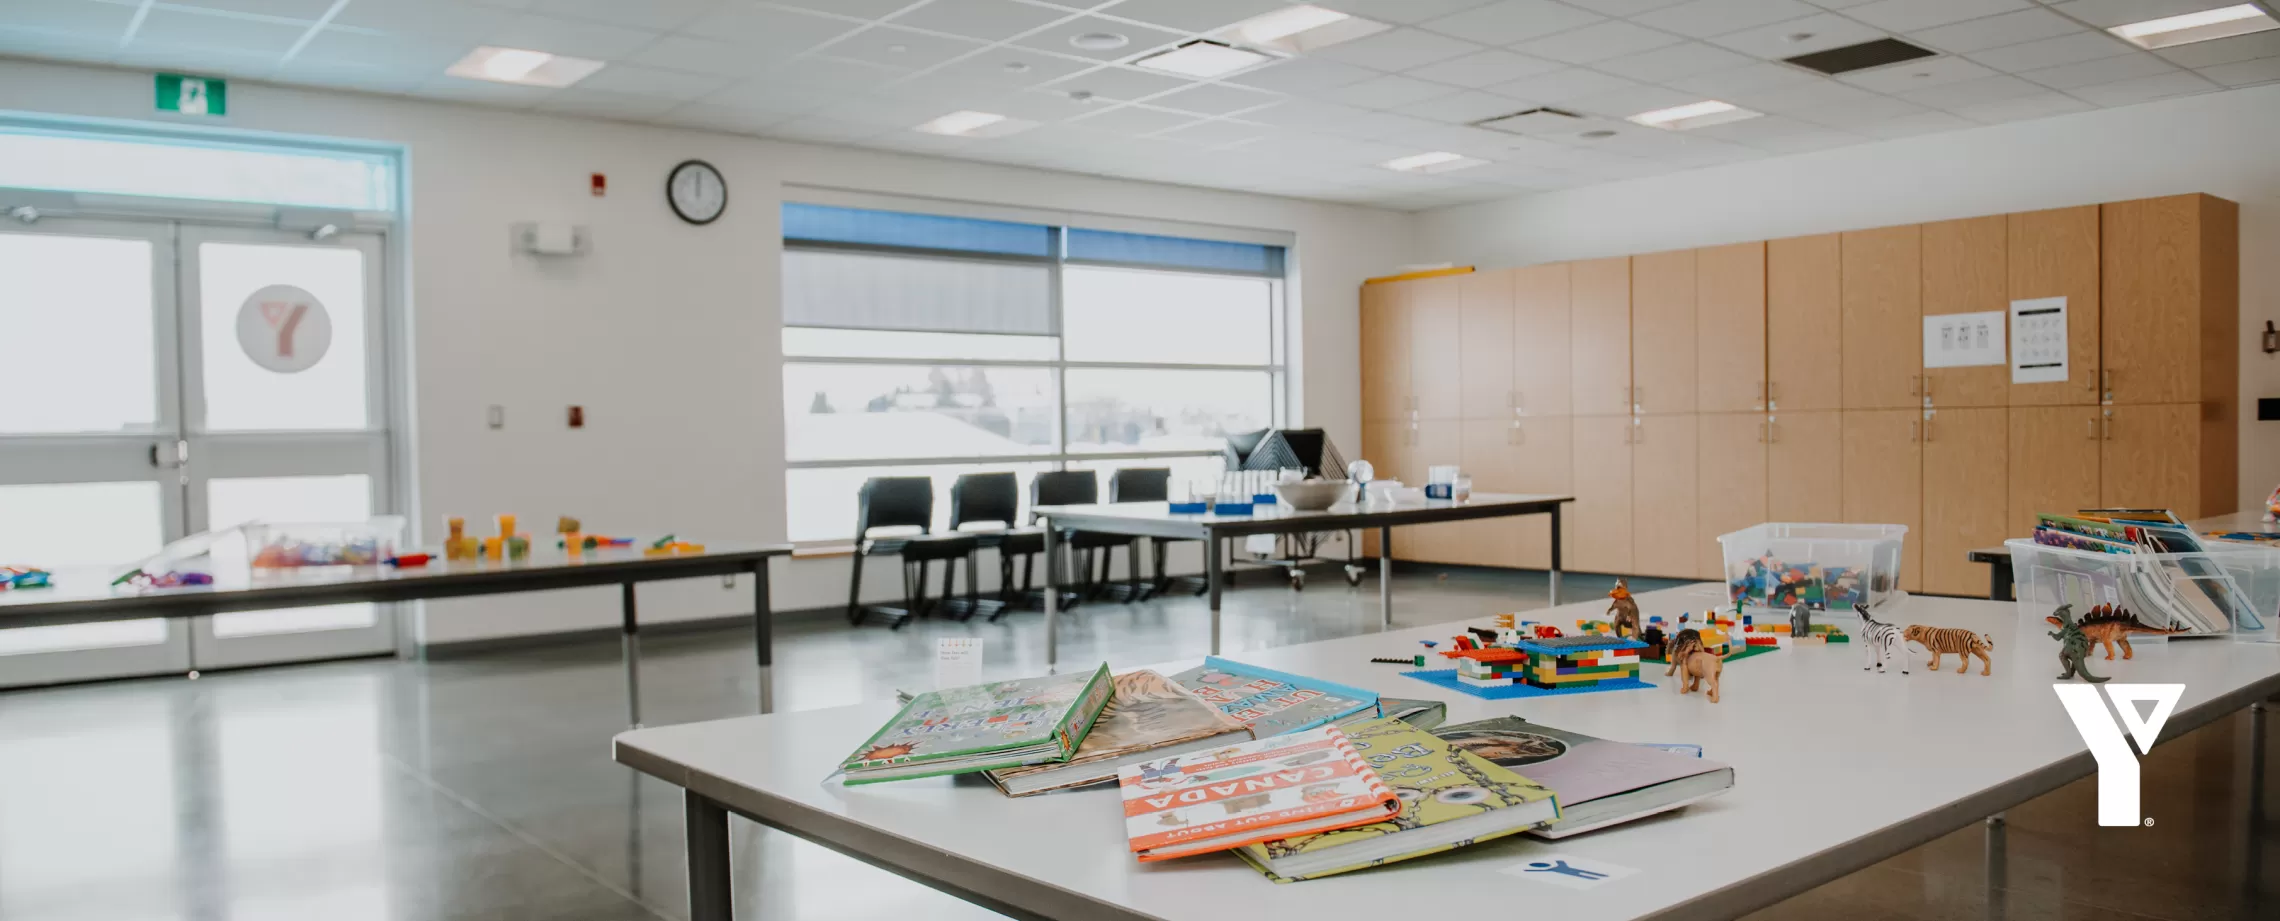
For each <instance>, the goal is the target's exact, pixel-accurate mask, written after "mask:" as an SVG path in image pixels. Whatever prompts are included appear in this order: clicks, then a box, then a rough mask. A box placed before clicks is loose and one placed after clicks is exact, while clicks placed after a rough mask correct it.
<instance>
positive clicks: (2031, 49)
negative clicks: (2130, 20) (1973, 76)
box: [1970, 32, 2135, 73]
mask: <svg viewBox="0 0 2280 921" xmlns="http://www.w3.org/2000/svg"><path fill="white" fill-rule="evenodd" d="M2133 50H2135V49H2133V48H2132V47H2131V46H2130V45H2129V44H2128V43H2125V42H2123V41H2122V40H2121V39H2118V38H2115V37H2113V36H2111V35H2107V34H2106V33H2104V32H2078V33H2075V34H2073V35H2061V36H2059V37H2057V38H2045V39H2038V40H2036V41H2031V42H2026V43H2024V44H2018V45H2005V46H2003V47H2001V48H1990V49H1988V50H1986V51H1981V52H1978V53H1976V54H1972V55H1970V57H1971V59H1972V60H1974V61H1978V62H1979V63H1981V64H1985V65H1987V66H1989V67H1992V68H1995V69H1996V70H2003V71H2009V72H2011V73H2018V72H2020V71H2023V70H2041V69H2043V68H2045V67H2057V66H2058V65H2060V64H2072V63H2074V62H2076V61H2088V60H2092V59H2095V58H2103V57H2112V56H2113V55H2117V54H2128V53H2130V52H2131V51H2133Z"/></svg>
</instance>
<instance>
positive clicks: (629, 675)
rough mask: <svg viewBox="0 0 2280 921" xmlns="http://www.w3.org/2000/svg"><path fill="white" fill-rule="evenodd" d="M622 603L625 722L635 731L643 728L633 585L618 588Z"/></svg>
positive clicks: (639, 648) (638, 629)
mask: <svg viewBox="0 0 2280 921" xmlns="http://www.w3.org/2000/svg"><path fill="white" fill-rule="evenodd" d="M618 588H619V590H620V595H619V596H618V597H619V598H620V599H621V601H620V604H619V609H620V611H621V613H622V614H623V616H624V620H623V622H622V623H621V624H620V626H619V628H618V629H619V630H620V631H622V632H621V633H620V634H619V636H620V641H621V644H622V646H623V649H622V653H623V655H624V657H625V721H626V723H627V724H629V725H631V726H632V727H633V728H635V729H639V728H641V624H640V622H639V619H638V618H637V617H636V616H635V614H634V607H633V583H631V582H627V583H625V584H623V585H620V586H618Z"/></svg>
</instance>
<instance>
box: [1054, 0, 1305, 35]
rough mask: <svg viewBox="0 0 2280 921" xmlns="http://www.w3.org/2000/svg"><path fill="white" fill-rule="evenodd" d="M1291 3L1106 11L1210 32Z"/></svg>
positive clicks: (1221, 1) (1238, 1) (1210, 2)
mask: <svg viewBox="0 0 2280 921" xmlns="http://www.w3.org/2000/svg"><path fill="white" fill-rule="evenodd" d="M1288 3H1289V0H1124V2H1122V3H1119V4H1117V5H1115V6H1113V7H1109V8H1108V9H1106V10H1104V12H1106V13H1108V14H1109V15H1112V16H1116V17H1119V18H1123V19H1137V20H1139V21H1141V22H1145V23H1148V24H1150V25H1159V26H1168V27H1170V28H1174V29H1182V30H1186V31H1189V32H1211V31H1214V30H1217V29H1220V28H1222V27H1225V26H1231V25H1234V24H1236V23H1238V22H1242V21H1243V20H1246V19H1249V18H1251V17H1253V16H1257V15H1259V14H1260V13H1265V12H1269V11H1271V10H1274V9H1276V8H1279V7H1282V6H1284V5H1286V4H1288ZM1070 5H1072V6H1074V5H1078V4H1070Z"/></svg>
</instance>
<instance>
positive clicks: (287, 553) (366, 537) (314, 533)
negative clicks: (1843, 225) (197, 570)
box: [245, 524, 396, 569]
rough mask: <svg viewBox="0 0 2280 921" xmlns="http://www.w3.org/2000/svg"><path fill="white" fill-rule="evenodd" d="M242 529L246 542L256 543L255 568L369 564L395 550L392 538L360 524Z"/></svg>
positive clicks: (253, 554)
mask: <svg viewBox="0 0 2280 921" xmlns="http://www.w3.org/2000/svg"><path fill="white" fill-rule="evenodd" d="M245 532H246V542H247V543H249V544H253V545H255V549H254V550H253V553H252V561H251V563H250V565H252V567H253V568H255V569H291V568H294V567H298V566H372V565H377V564H378V563H380V562H381V561H383V560H386V559H387V558H389V557H390V556H394V555H395V553H396V547H395V541H394V540H393V539H391V538H389V537H386V536H384V535H382V534H381V533H379V532H378V531H374V530H371V529H369V528H366V527H364V526H363V525H361V524H357V525H291V524H281V525H267V524H252V525H247V526H246V528H245Z"/></svg>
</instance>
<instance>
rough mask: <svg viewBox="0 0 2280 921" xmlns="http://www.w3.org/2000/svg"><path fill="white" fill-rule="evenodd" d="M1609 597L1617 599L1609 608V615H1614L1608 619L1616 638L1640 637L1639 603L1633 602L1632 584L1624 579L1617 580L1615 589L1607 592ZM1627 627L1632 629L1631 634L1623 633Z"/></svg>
mask: <svg viewBox="0 0 2280 921" xmlns="http://www.w3.org/2000/svg"><path fill="white" fill-rule="evenodd" d="M1607 597H1609V598H1613V599H1615V601H1614V603H1612V604H1609V605H1608V606H1607V613H1609V614H1611V615H1614V616H1612V617H1609V618H1608V621H1609V622H1610V623H1609V629H1612V630H1614V631H1615V635H1616V636H1630V637H1635V636H1638V635H1639V603H1638V602H1636V601H1633V600H1631V585H1630V583H1628V582H1625V581H1623V580H1622V579H1617V580H1615V587H1614V588H1612V589H1609V590H1608V591H1607ZM1626 625H1628V626H1629V627H1630V628H1631V632H1629V633H1624V632H1623V628H1624V627H1625V626H1626Z"/></svg>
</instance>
